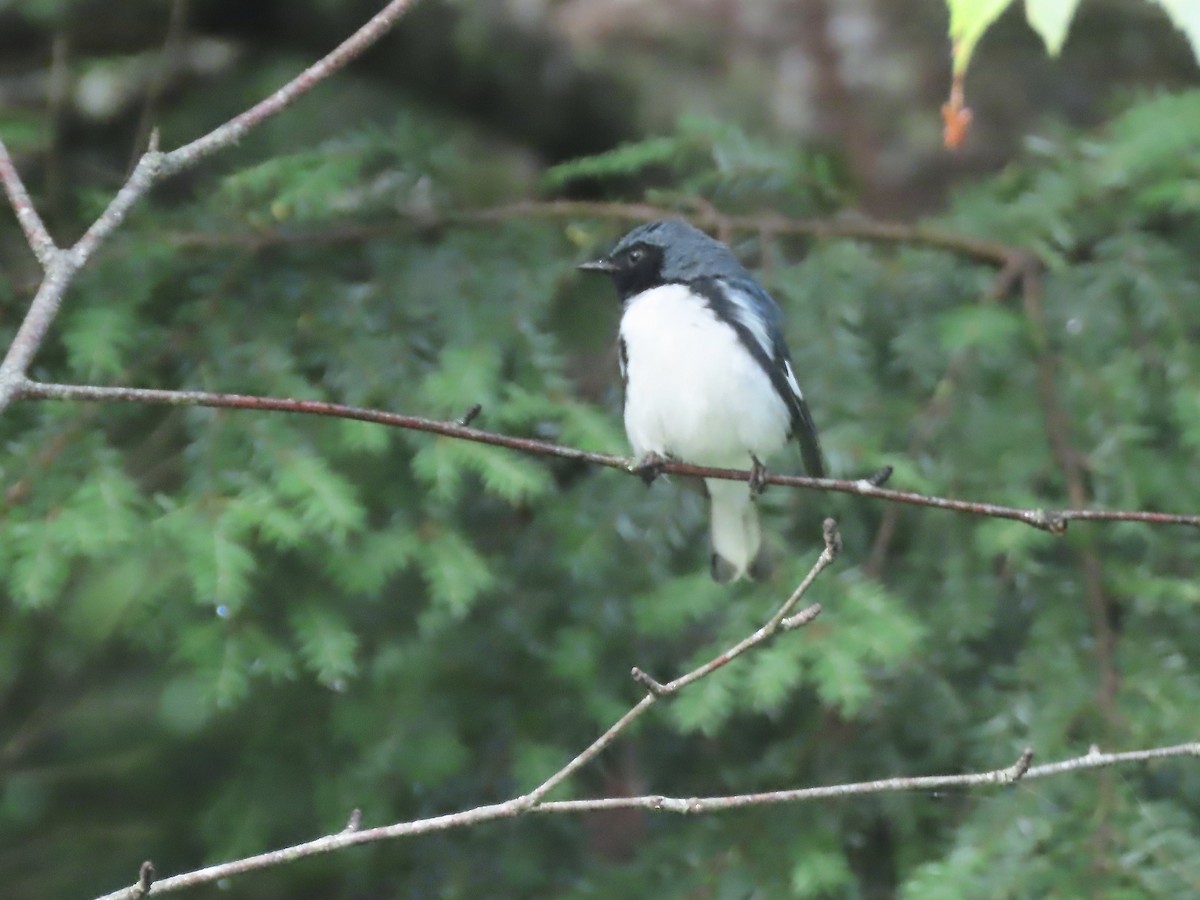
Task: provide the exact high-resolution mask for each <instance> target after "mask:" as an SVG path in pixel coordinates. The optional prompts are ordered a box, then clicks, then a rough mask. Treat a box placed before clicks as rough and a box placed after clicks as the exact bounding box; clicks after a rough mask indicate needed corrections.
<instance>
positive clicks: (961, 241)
mask: <svg viewBox="0 0 1200 900" xmlns="http://www.w3.org/2000/svg"><path fill="white" fill-rule="evenodd" d="M679 217H685V218H687V219H688V221H690V222H691V223H692V224H694V225H696V226H697V227H700V228H706V229H709V230H712V231H716V232H717V233H718V234H721V235H726V236H731V235H733V234H734V233H735V232H738V231H742V232H751V233H755V234H762V233H767V234H771V235H773V236H780V235H782V236H785V237H812V238H821V239H832V238H846V239H849V240H862V241H872V242H876V243H900V244H916V245H923V246H927V247H932V248H934V249H939V250H946V251H948V252H952V253H957V254H959V255H961V256H965V257H967V258H969V259H974V260H976V261H978V262H983V263H987V264H989V265H993V266H996V267H998V268H1001V269H1008V268H1014V269H1020V268H1021V267H1022V266H1023V265H1024V261H1025V260H1026V259H1029V258H1035V257H1032V256H1031V255H1030V254H1029V252H1028V251H1027V250H1025V249H1023V248H1021V247H1017V246H1013V245H1009V244H1004V243H1001V242H999V241H992V240H987V239H986V238H978V237H974V236H972V235H966V234H960V233H958V232H954V231H947V230H944V229H941V228H936V227H933V226H929V225H921V224H909V223H906V222H885V221H880V220H877V219H869V218H866V217H864V216H839V217H835V218H821V219H797V218H793V217H791V216H785V215H782V214H781V213H778V212H775V211H773V210H763V211H760V212H755V213H748V214H743V215H727V214H725V213H722V212H720V211H719V210H718V209H716V208H715V207H714V206H712V204H709V203H702V204H696V203H694V204H692V205H691V207H690V208H689V209H688V210H687V212H686V213H684V212H681V211H680V210H678V209H672V208H671V207H666V206H656V205H654V204H650V203H612V202H607V201H592V200H523V201H519V202H516V203H505V204H502V205H500V206H488V207H483V208H481V209H465V210H448V211H442V212H440V213H439V212H434V213H432V214H430V212H429V211H428V210H423V211H422V212H421V215H420V218H419V219H417V220H404V221H400V222H388V223H383V224H371V225H347V226H338V227H337V228H334V229H318V230H309V231H305V230H296V229H291V228H289V229H272V230H261V231H253V232H182V233H176V234H172V235H170V236H169V238H168V239H169V240H170V241H171V242H172V243H173V244H174V245H175V246H177V247H183V248H192V247H222V246H229V245H235V246H239V247H248V248H250V249H255V250H259V249H264V248H267V247H272V246H276V245H287V244H308V243H315V244H339V243H346V242H350V243H353V242H357V241H365V240H372V239H374V238H379V237H386V236H387V235H391V234H395V233H396V232H397V230H400V229H411V228H413V227H418V228H440V227H444V226H447V225H491V224H494V223H496V222H506V221H509V220H512V219H538V218H541V219H599V220H610V221H617V222H647V221H651V220H654V219H666V218H679Z"/></svg>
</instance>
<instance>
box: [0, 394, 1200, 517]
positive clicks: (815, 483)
mask: <svg viewBox="0 0 1200 900" xmlns="http://www.w3.org/2000/svg"><path fill="white" fill-rule="evenodd" d="M17 396H18V397H20V398H22V399H26V400H75V401H92V402H108V403H147V404H157V405H166V406H207V407H212V408H217V409H245V410H256V411H259V412H289V413H303V414H306V415H313V416H328V417H333V418H338V419H354V420H357V421H360V422H373V423H375V424H378V425H386V426H389V427H391V428H403V429H406V430H409V431H423V432H426V433H428V434H437V435H441V436H442V437H450V438H457V439H458V440H464V441H473V442H475V443H479V444H490V445H491V446H493V447H505V448H507V449H509V450H518V451H520V452H522V453H529V454H532V455H535V456H548V457H554V458H557V459H570V460H575V461H577V462H585V463H590V464H592V465H597V466H604V467H607V468H610V469H618V470H621V471H625V472H630V473H633V472H634V471H635V460H632V459H630V458H629V457H626V456H616V455H614V454H611V453H597V452H594V451H591V450H580V449H579V448H577V447H566V446H563V445H561V444H554V443H551V442H549V441H542V440H538V439H536V438H527V437H516V436H513V435H506V434H499V433H497V432H494V431H485V430H483V429H481V428H474V427H472V426H471V425H469V424H464V422H470V421H473V420H474V419H475V417H476V416H478V415H479V412H480V410H478V409H476V408H474V407H472V408H471V409H470V410H468V411H467V413H466V414H465V415H464V416H463V418H462V419H460V420H458V421H444V420H441V419H428V418H424V417H421V416H409V415H403V414H401V413H393V412H386V411H384V410H377V409H364V408H362V407H358V406H344V405H342V404H340V403H325V402H323V401H320V400H293V399H288V398H283V397H259V396H254V395H249V394H215V393H207V392H204V391H165V390H152V389H148V388H121V387H93V386H90V385H73V384H45V383H42V382H35V381H29V380H27V379H26V380H23V381H22V383H21V384H20V386H19V387H18V388H17ZM662 472H663V473H664V474H673V475H691V476H698V477H702V478H724V479H728V480H731V481H748V480H749V479H750V476H751V473H750V472H749V471H745V470H741V469H720V468H712V467H708V466H694V465H690V464H688V463H680V462H667V463H664V464H663V465H662ZM882 474H883V477H879V476H876V477H872V478H859V479H853V480H850V479H840V478H807V477H805V476H803V475H778V474H771V473H768V474H767V475H766V476H765V477H764V483H765V484H776V485H780V486H782V487H793V488H804V489H806V490H814V491H829V492H833V493H839V494H855V495H857V496H860V497H870V498H873V499H875V500H883V501H885V502H889V503H903V504H907V505H910V506H924V507H929V508H932V509H943V510H947V511H950V512H958V513H966V514H967V515H972V516H981V517H984V518H991V519H1010V520H1013V521H1016V522H1024V523H1025V524H1026V525H1031V526H1033V527H1034V528H1038V529H1040V530H1042V531H1047V532H1050V533H1051V534H1062V533H1063V532H1065V531H1066V529H1067V525H1068V523H1070V522H1072V521H1081V522H1145V523H1147V524H1150V525H1191V526H1192V527H1200V515H1186V514H1178V513H1164V512H1153V511H1146V510H1107V509H1050V510H1047V509H1023V508H1021V507H1015V506H1002V505H1000V504H996V503H983V502H977V501H973V500H956V499H953V498H950V497H936V496H931V495H928V494H918V493H914V492H911V491H901V490H895V489H892V488H886V487H882V486H881V482H882V481H884V480H886V476H887V475H888V474H890V472H888V471H887V470H885V472H884V473H882Z"/></svg>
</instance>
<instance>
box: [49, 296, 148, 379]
mask: <svg viewBox="0 0 1200 900" xmlns="http://www.w3.org/2000/svg"><path fill="white" fill-rule="evenodd" d="M132 312H133V311H132V310H131V309H130V308H129V307H127V306H118V305H108V306H92V307H86V308H84V309H81V310H79V312H77V313H75V314H74V315H72V316H71V317H70V319H69V320H68V323H67V328H66V331H65V332H64V333H63V343H64V344H65V345H66V347H67V359H68V361H69V362H70V364H71V368H72V370H73V371H75V372H78V373H79V374H80V375H82V376H83V377H84V378H86V379H88V380H90V381H98V380H101V379H105V378H112V377H115V376H117V375H120V374H121V372H122V371H123V370H124V368H125V359H126V355H127V354H128V352H129V350H130V349H131V348H132V347H133V346H134V343H135V341H136V340H137V336H138V331H137V321H136V320H135V319H134V317H133V314H132Z"/></svg>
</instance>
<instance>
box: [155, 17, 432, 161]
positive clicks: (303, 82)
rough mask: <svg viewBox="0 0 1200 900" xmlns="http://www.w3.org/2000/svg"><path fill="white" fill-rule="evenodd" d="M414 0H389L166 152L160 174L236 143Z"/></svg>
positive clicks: (357, 52)
mask: <svg viewBox="0 0 1200 900" xmlns="http://www.w3.org/2000/svg"><path fill="white" fill-rule="evenodd" d="M415 2H416V0H392V2H390V3H389V4H388V5H387V6H385V7H384V8H383V9H381V10H380V11H379V12H377V13H376V14H375V15H374V16H373V17H372V18H371V19H370V20H369V21H368V22H367V23H366V24H365V25H363V26H362V27H361V28H359V29H358V31H356V32H354V34H352V35H351V36H350V37H348V38H347V39H346V40H344V41H343V42H342V43H341V44H339V45H338V46H337V47H336V48H335V49H334V50H332V51H331V52H330V53H329V54H327V55H326V56H324V57H323V58H322V59H320V60H318V61H317V62H315V63H313V64H312V65H311V66H309V67H308V68H307V69H305V70H304V71H303V72H301V73H300V74H299V75H297V76H296V77H295V78H293V79H292V80H291V81H289V82H288V83H287V84H285V85H284V86H283V87H281V88H280V89H279V90H277V91H276V92H275V93H273V94H271V95H270V96H269V97H266V98H265V99H263V100H260V101H259V102H258V103H256V104H255V105H254V106H252V107H250V109H248V110H246V111H245V112H243V113H241V114H239V115H236V116H234V117H233V118H232V119H230V120H229V121H228V122H226V123H225V124H224V125H221V126H219V127H217V128H214V129H213V130H212V131H210V132H209V133H208V134H206V135H204V136H203V137H200V138H197V139H196V140H194V141H192V142H191V143H189V144H184V145H183V146H182V147H179V148H178V149H175V150H172V151H171V152H170V153H168V154H166V158H165V159H164V160H163V175H164V176H165V175H173V174H175V173H176V172H178V171H180V170H182V169H186V168H189V167H190V166H193V165H195V164H196V163H197V162H198V161H200V160H201V159H203V158H204V157H206V156H208V155H210V154H212V153H215V152H216V151H217V150H221V149H224V148H225V147H228V146H230V145H231V144H235V143H237V142H238V141H239V140H241V138H242V137H243V136H244V135H245V134H246V133H247V132H248V131H250V129H252V128H254V127H255V126H257V125H259V124H261V123H262V122H263V121H264V120H266V119H268V118H270V117H271V116H273V115H275V114H276V113H278V112H280V111H281V110H283V109H285V108H286V107H287V106H289V105H291V104H292V103H293V102H294V101H295V100H296V99H297V98H299V97H301V96H303V95H304V94H306V93H308V92H309V91H310V90H312V89H313V88H314V87H315V86H316V85H317V84H319V83H320V82H322V81H324V80H325V79H326V78H328V77H329V76H330V75H332V74H333V73H334V72H336V71H338V70H339V69H341V68H343V67H344V66H345V65H346V64H347V63H349V62H350V61H351V60H352V59H354V58H355V57H357V56H359V55H360V54H361V53H362V52H363V51H364V50H366V49H367V48H368V47H369V46H371V44H373V43H375V41H377V40H378V39H379V38H380V37H382V36H383V35H384V33H385V32H387V31H388V30H389V29H390V28H391V27H392V26H393V25H395V24H396V22H397V20H399V18H400V17H401V16H402V15H404V13H406V12H407V11H408V8H409V7H410V6H412V5H413V3H415Z"/></svg>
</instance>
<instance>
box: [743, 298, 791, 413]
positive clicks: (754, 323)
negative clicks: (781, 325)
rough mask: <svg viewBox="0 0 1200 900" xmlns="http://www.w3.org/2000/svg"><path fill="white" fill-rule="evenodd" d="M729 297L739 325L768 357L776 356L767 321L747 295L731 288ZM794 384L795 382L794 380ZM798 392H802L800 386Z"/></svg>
mask: <svg viewBox="0 0 1200 900" xmlns="http://www.w3.org/2000/svg"><path fill="white" fill-rule="evenodd" d="M726 295H727V296H728V298H729V304H730V306H732V307H733V315H734V318H735V319H737V322H738V324H739V325H741V326H743V327H744V328H745V329H746V330H747V331H749V332H750V336H751V337H753V338H754V340H755V341H756V342H757V343H758V346H760V347H761V348H762V351H763V353H765V354H766V356H767V359H774V358H775V347H774V343H773V342H772V340H771V334H770V332H769V331H768V330H767V323H766V322H765V321H763V317H762V316H761V315H760V314H759V313H758V312H757V311H756V310H755V309H754V307H753V306H751V305H750V302H749V301H748V300H747V298H746V296H745V295H744V294H743V293H742V292H741V291H739V290H729V291H727V292H726ZM792 384H795V381H794V380H793V382H792ZM796 393H797V394H798V393H800V390H799V388H797V389H796Z"/></svg>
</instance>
